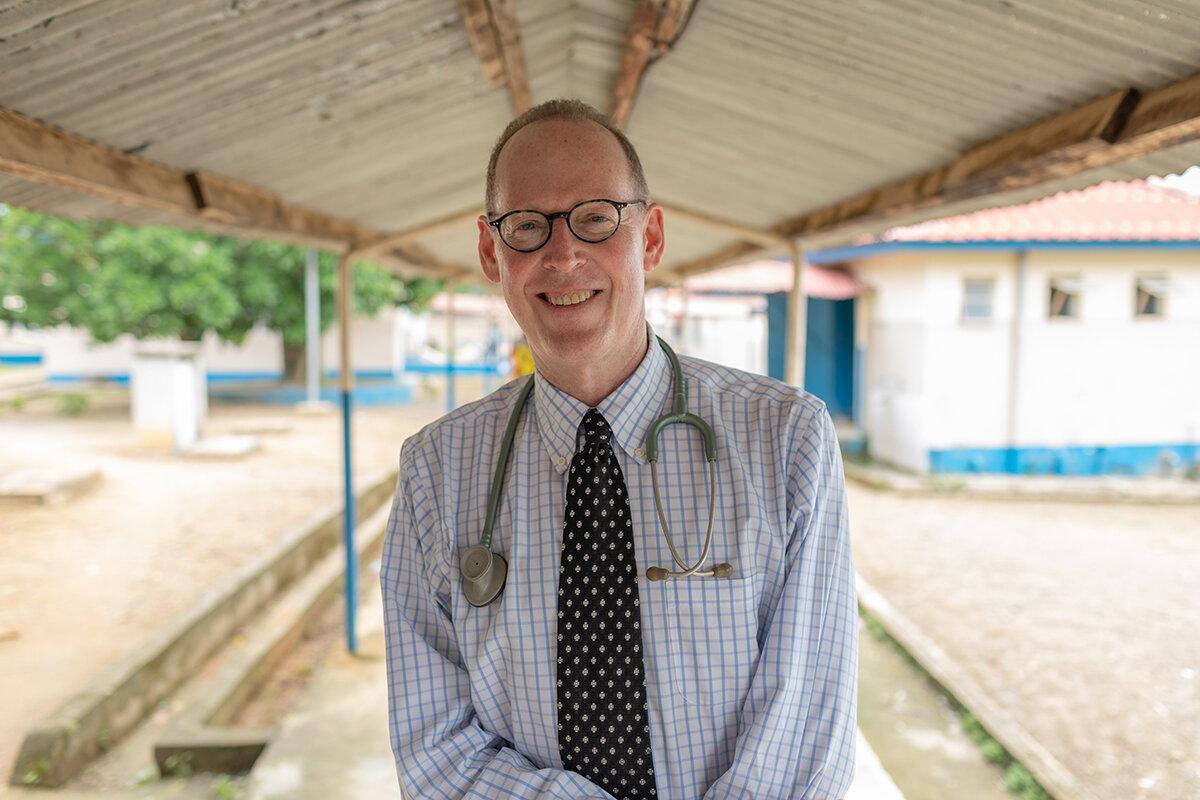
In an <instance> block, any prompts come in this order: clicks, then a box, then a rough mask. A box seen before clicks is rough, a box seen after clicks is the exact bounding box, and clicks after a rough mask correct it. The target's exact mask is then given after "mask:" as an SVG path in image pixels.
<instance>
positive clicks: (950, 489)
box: [845, 462, 1200, 506]
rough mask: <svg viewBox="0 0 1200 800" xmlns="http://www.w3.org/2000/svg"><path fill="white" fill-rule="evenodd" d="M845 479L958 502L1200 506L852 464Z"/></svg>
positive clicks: (1172, 498)
mask: <svg viewBox="0 0 1200 800" xmlns="http://www.w3.org/2000/svg"><path fill="white" fill-rule="evenodd" d="M845 471H846V479H847V480H851V481H854V482H855V483H859V484H862V485H863V486H866V487H868V488H870V489H875V490H876V491H883V492H890V493H892V494H894V495H896V496H897V497H937V498H941V499H951V500H953V499H958V500H1008V501H1014V502H1050V503H1129V504H1134V505H1165V506H1174V505H1181V506H1186V505H1200V492H1197V493H1196V494H1167V493H1161V492H1159V493H1154V492H1144V493H1142V492H1123V491H1121V490H1119V489H1113V488H1099V489H1088V488H1081V489H1076V490H1063V489H1058V490H1055V489H1043V488H1037V487H1031V488H1027V489H1011V488H1001V487H980V486H970V485H969V483H968V482H967V481H965V480H962V479H959V478H956V477H955V476H953V475H946V476H943V477H942V478H941V484H942V485H939V480H938V479H937V478H929V477H927V476H920V475H907V474H903V473H900V474H896V475H894V476H893V475H889V474H888V473H887V472H885V471H882V470H878V469H872V468H870V467H864V466H861V465H858V464H854V463H852V462H847V463H846V465H845Z"/></svg>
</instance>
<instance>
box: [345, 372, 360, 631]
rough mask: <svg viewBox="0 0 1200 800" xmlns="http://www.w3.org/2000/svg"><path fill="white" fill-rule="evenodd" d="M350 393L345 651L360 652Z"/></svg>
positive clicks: (347, 403) (347, 393) (347, 407)
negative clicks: (356, 633)
mask: <svg viewBox="0 0 1200 800" xmlns="http://www.w3.org/2000/svg"><path fill="white" fill-rule="evenodd" d="M350 422H351V415H350V391H348V390H346V389H343V390H342V467H343V471H342V483H343V485H344V486H345V509H344V511H343V519H342V530H343V537H342V538H343V540H344V542H343V544H344V545H345V548H346V649H347V650H349V651H350V652H351V653H355V652H357V651H358V638H357V636H356V635H355V630H354V618H355V607H356V605H357V603H358V591H357V588H358V581H357V580H356V578H357V573H358V558H357V557H356V556H355V551H354V522H355V517H356V514H355V507H354V476H353V474H351V467H352V466H353V463H354V462H353V460H352V459H351V453H350Z"/></svg>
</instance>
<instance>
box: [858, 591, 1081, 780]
mask: <svg viewBox="0 0 1200 800" xmlns="http://www.w3.org/2000/svg"><path fill="white" fill-rule="evenodd" d="M855 583H856V585H857V588H858V602H859V604H860V605H862V607H863V608H864V609H865V610H866V612H867V613H868V614H869V615H870V616H871V617H873V618H874V619H875V620H876V621H877V622H879V624H881V625H882V626H883V627H884V629H885V630H886V631H887V633H888V635H889V636H891V637H892V638H893V639H895V640H896V641H897V642H899V643H900V645H901V646H903V647H904V649H905V650H907V651H908V653H909V655H911V656H912V657H913V658H915V659H916V660H917V662H918V663H919V664H920V665H921V667H922V668H923V669H924V670H925V671H926V672H927V673H929V675H931V676H932V677H933V679H934V680H935V681H937V683H938V684H939V685H940V686H941V687H942V689H943V690H945V692H946V693H947V694H949V695H950V696H951V697H953V698H954V699H955V700H956V701H957V702H958V703H959V704H960V705H962V706H963V707H964V708H966V709H968V710H969V711H970V712H971V714H972V715H974V717H975V718H976V719H977V720H979V723H980V724H981V725H983V727H984V728H985V729H986V730H987V732H988V733H989V734H991V736H992V738H994V739H996V741H998V742H1000V744H1002V745H1004V748H1005V749H1006V750H1008V752H1009V753H1011V754H1012V755H1013V757H1015V758H1016V759H1017V760H1018V761H1020V762H1021V763H1022V764H1023V765H1024V766H1025V768H1026V769H1028V770H1029V771H1030V772H1031V773H1032V774H1033V777H1034V778H1036V779H1037V781H1038V783H1040V784H1041V785H1042V787H1043V788H1044V789H1045V790H1046V791H1047V792H1049V793H1050V794H1051V796H1053V797H1054V798H1055V800H1098V798H1096V797H1095V795H1093V794H1092V793H1091V792H1089V791H1088V790H1087V789H1086V788H1085V787H1084V785H1083V783H1082V782H1081V781H1080V780H1079V779H1078V778H1076V777H1075V775H1074V774H1073V773H1072V772H1071V771H1070V770H1068V769H1067V768H1066V767H1065V766H1064V765H1063V764H1062V763H1061V762H1060V761H1059V760H1058V759H1056V758H1055V757H1054V756H1053V755H1052V754H1051V753H1050V751H1049V750H1047V749H1046V748H1045V747H1044V746H1042V744H1041V743H1040V742H1038V741H1037V740H1036V739H1035V738H1033V736H1032V735H1031V734H1030V733H1029V731H1027V730H1025V728H1024V726H1023V725H1021V723H1020V722H1018V721H1017V720H1016V719H1014V718H1013V717H1012V716H1011V715H1010V714H1008V712H1006V711H1004V710H1003V709H1002V708H1001V706H1000V704H999V703H997V702H995V701H994V700H993V699H992V698H991V696H990V695H989V694H988V693H987V692H986V691H985V690H984V689H983V687H982V686H980V685H979V684H978V683H976V681H975V679H974V678H972V677H971V676H970V675H969V674H968V673H967V672H966V671H965V670H964V669H962V668H961V667H960V666H959V665H958V664H957V663H955V662H954V661H953V660H952V659H951V658H950V657H949V656H947V655H946V653H945V651H943V650H942V648H940V647H938V645H937V644H935V643H934V642H933V640H932V639H930V638H928V637H927V636H925V634H923V633H922V632H921V631H920V629H919V628H918V627H917V626H916V625H915V624H913V622H912V621H911V620H909V619H908V618H907V617H905V616H904V615H903V614H902V613H900V612H899V611H897V610H896V609H895V608H894V607H893V606H892V604H891V603H889V602H888V601H887V599H886V598H884V597H883V595H881V594H880V593H879V592H878V591H876V590H875V588H874V587H872V586H871V584H869V583H868V582H867V581H866V579H864V578H863V577H862V576H861V575H856V578H855Z"/></svg>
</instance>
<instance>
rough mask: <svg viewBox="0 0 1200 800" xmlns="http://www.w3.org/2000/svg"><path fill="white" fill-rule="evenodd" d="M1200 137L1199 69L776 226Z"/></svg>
mask: <svg viewBox="0 0 1200 800" xmlns="http://www.w3.org/2000/svg"><path fill="white" fill-rule="evenodd" d="M1195 139H1200V74H1196V75H1193V76H1191V77H1189V78H1184V79H1183V80H1180V81H1176V82H1175V83H1171V84H1167V85H1165V86H1161V87H1159V88H1157V89H1154V90H1152V91H1149V92H1146V93H1145V94H1143V93H1141V92H1139V91H1138V90H1137V89H1132V88H1130V89H1121V90H1119V91H1115V92H1111V93H1109V94H1107V95H1104V96H1103V97H1099V98H1097V99H1095V100H1093V101H1091V102H1089V103H1085V104H1083V105H1081V106H1078V107H1076V108H1073V109H1070V110H1069V111H1065V112H1063V113H1061V114H1057V115H1055V116H1052V117H1048V118H1046V119H1044V120H1041V121H1039V122H1035V123H1034V124H1032V125H1029V126H1027V127H1025V128H1021V129H1020V130H1016V131H1013V132H1011V133H1008V134H1005V135H1003V136H999V137H997V138H995V139H992V140H990V141H987V142H983V143H982V144H979V145H976V146H975V147H972V148H970V149H969V150H967V151H966V152H965V153H963V154H962V155H961V156H959V157H958V158H956V159H955V160H954V161H952V162H950V163H949V164H947V165H945V166H943V167H939V168H937V169H934V170H930V171H928V172H924V173H921V174H919V175H914V176H912V177H910V178H906V179H904V180H901V181H897V182H895V183H891V184H888V185H886V186H882V187H880V188H877V189H872V190H870V191H867V192H863V193H862V194H858V195H855V196H854V197H850V198H848V199H846V200H842V201H841V202H838V203H834V204H833V205H830V206H827V207H825V208H822V209H818V210H816V211H809V212H805V213H803V214H799V215H797V216H795V217H792V218H790V219H786V220H784V221H783V222H780V223H779V224H777V225H774V226H773V227H772V228H771V229H770V232H771V233H774V234H777V235H779V236H784V237H794V238H803V237H809V236H813V235H816V234H827V233H830V232H833V231H836V230H838V229H839V228H844V227H846V226H848V225H858V224H863V223H868V224H869V223H883V222H886V221H887V220H888V219H889V218H891V217H895V216H897V215H899V214H904V213H910V212H913V211H921V210H926V209H932V208H938V207H941V206H946V205H949V204H951V203H954V202H958V201H963V200H970V199H975V198H980V197H986V196H988V195H993V194H998V193H1001V192H1008V191H1013V190H1016V189H1025V188H1029V187H1033V186H1038V185H1041V184H1047V183H1051V182H1053V181H1057V180H1061V179H1063V178H1069V177H1071V176H1074V175H1078V174H1080V173H1082V172H1086V171H1088V170H1091V169H1096V168H1099V167H1105V166H1110V165H1112V164H1117V163H1120V162H1123V161H1129V160H1133V159H1136V158H1140V157H1142V156H1146V155H1149V154H1151V153H1153V152H1155V151H1158V150H1163V149H1166V148H1169V147H1174V146H1175V145H1178V144H1183V143H1185V142H1189V141H1193V140H1195ZM759 249H760V248H759V246H758V245H757V244H753V243H749V242H739V243H737V244H733V245H730V246H727V247H724V248H721V249H720V250H717V251H714V252H713V253H710V254H709V255H707V256H704V257H703V258H700V259H697V260H696V261H693V262H691V263H689V264H685V265H682V266H680V267H678V268H676V269H674V270H672V272H673V273H674V274H677V275H679V276H680V277H686V276H687V275H695V274H698V273H701V272H707V271H708V270H711V269H717V268H718V267H721V266H725V265H727V264H730V263H733V262H735V261H738V260H740V259H743V258H746V257H748V256H751V255H753V254H755V253H757V252H758V251H759Z"/></svg>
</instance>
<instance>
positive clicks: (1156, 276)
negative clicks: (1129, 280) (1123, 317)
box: [1133, 272, 1167, 317]
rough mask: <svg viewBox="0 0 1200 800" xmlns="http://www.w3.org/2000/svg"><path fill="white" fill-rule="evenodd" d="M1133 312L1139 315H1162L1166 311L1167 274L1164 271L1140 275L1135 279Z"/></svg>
mask: <svg viewBox="0 0 1200 800" xmlns="http://www.w3.org/2000/svg"><path fill="white" fill-rule="evenodd" d="M1135 285H1136V287H1137V289H1136V291H1135V292H1134V309H1133V314H1134V316H1137V317H1161V316H1163V315H1164V314H1165V313H1166V302H1167V276H1166V275H1163V274H1162V273H1160V272H1158V273H1153V274H1146V275H1138V276H1137V280H1136V281H1135Z"/></svg>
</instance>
